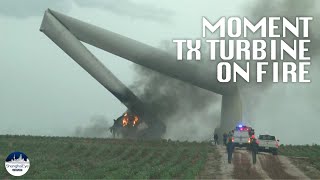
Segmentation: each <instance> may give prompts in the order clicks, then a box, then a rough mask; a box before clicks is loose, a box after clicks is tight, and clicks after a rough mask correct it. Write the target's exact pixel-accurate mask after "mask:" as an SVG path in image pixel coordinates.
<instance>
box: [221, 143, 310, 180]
mask: <svg viewBox="0 0 320 180" xmlns="http://www.w3.org/2000/svg"><path fill="white" fill-rule="evenodd" d="M218 149H219V152H220V154H221V158H222V159H221V177H219V178H221V179H231V178H233V179H309V178H308V177H307V176H306V175H305V174H304V173H303V172H301V171H300V170H299V169H298V168H296V167H295V166H294V165H293V164H292V163H291V162H290V161H289V160H288V158H286V157H284V156H280V155H278V156H273V155H271V154H267V153H259V154H258V157H257V163H256V164H255V165H253V164H252V155H251V152H250V151H248V150H246V149H238V148H236V149H235V152H234V154H233V161H232V164H228V162H227V152H226V149H225V147H223V146H219V147H218Z"/></svg>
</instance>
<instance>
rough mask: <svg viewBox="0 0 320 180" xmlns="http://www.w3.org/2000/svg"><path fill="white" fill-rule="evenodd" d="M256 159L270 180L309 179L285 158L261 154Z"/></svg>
mask: <svg viewBox="0 0 320 180" xmlns="http://www.w3.org/2000/svg"><path fill="white" fill-rule="evenodd" d="M258 158H259V161H260V164H261V167H262V169H263V170H264V171H265V172H266V173H267V174H268V176H269V177H270V178H271V179H309V178H308V177H307V176H305V175H304V173H302V172H301V171H300V170H298V169H297V168H296V167H295V166H294V165H293V164H291V162H290V161H289V160H288V159H287V158H286V157H283V156H273V155H270V154H264V153H261V154H259V155H258Z"/></svg>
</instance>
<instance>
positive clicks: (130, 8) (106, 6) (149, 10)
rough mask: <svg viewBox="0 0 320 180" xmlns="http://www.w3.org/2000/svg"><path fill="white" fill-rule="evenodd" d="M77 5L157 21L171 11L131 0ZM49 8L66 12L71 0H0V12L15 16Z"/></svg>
mask: <svg viewBox="0 0 320 180" xmlns="http://www.w3.org/2000/svg"><path fill="white" fill-rule="evenodd" d="M73 2H74V3H75V4H76V5H78V6H79V7H84V8H99V9H102V10H105V11H109V12H112V13H114V14H117V15H120V16H128V17H132V18H138V19H145V20H152V21H157V22H169V21H170V19H171V17H172V16H173V12H172V11H170V10H167V9H163V8H159V7H156V6H155V5H152V4H142V3H136V2H133V1H132V0H121V1H118V0H108V1H103V0H91V1H86V0H74V1H73ZM47 8H51V9H54V10H58V11H59V12H68V11H70V9H71V8H72V1H68V0H59V1H52V0H41V1H38V0H28V1H19V0H2V1H0V14H2V15H5V16H13V17H17V18H28V17H32V16H42V15H43V12H44V11H45V10H46V9H47Z"/></svg>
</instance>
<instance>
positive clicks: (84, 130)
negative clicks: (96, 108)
mask: <svg viewBox="0 0 320 180" xmlns="http://www.w3.org/2000/svg"><path fill="white" fill-rule="evenodd" d="M110 122H113V121H110V120H108V119H107V118H106V117H104V116H94V117H92V119H90V121H89V123H88V124H87V125H85V126H79V127H77V128H76V130H75V132H74V134H73V135H74V136H76V137H92V138H94V137H96V138H106V137H111V133H110V132H109V128H110V127H111V126H112V124H110Z"/></svg>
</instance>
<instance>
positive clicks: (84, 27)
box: [40, 9, 242, 138]
mask: <svg viewBox="0 0 320 180" xmlns="http://www.w3.org/2000/svg"><path fill="white" fill-rule="evenodd" d="M40 31H41V32H43V33H44V34H45V35H47V36H48V37H49V38H50V39H51V40H52V41H53V42H54V43H55V44H56V45H57V46H59V47H60V48H61V49H62V50H63V51H64V52H65V53H66V54H68V55H69V56H70V57H71V58H72V59H73V60H74V61H75V62H76V63H78V64H79V65H80V66H81V67H82V68H83V69H85V70H86V71H87V72H88V73H89V74H90V75H91V76H92V77H94V78H95V79H96V80H97V81H98V82H99V83H100V84H101V85H103V86H104V87H105V88H106V89H107V90H108V91H110V92H111V93H112V94H113V95H114V96H115V97H117V99H118V100H119V101H121V102H122V103H123V104H124V105H125V106H126V107H127V108H128V110H127V111H126V112H125V113H124V114H123V115H122V116H120V117H119V118H118V119H116V120H114V125H113V126H112V127H111V128H110V131H111V132H112V133H113V135H114V136H115V135H120V134H121V135H122V136H123V137H127V138H136V137H138V138H140V137H142V138H161V136H162V135H163V134H164V133H165V130H166V128H165V125H164V123H163V121H162V120H161V118H159V117H155V116H152V115H153V114H154V112H153V111H152V108H151V107H149V106H148V105H146V104H145V103H143V102H142V101H141V100H140V99H139V98H138V97H137V96H136V95H135V94H134V93H133V92H132V91H131V90H130V89H129V88H128V87H126V86H125V85H124V84H123V83H122V82H121V81H120V80H119V79H118V78H117V77H116V76H115V75H114V74H113V73H112V72H111V71H110V70H109V69H108V68H107V67H105V66H104V65H103V64H102V63H101V62H100V61H99V60H98V59H97V58H96V57H95V56H94V55H93V54H92V53H91V52H90V51H89V50H88V49H87V48H86V47H85V46H84V45H83V44H82V43H81V42H80V41H82V42H85V43H87V44H90V45H92V46H95V47H97V48H100V49H103V50H105V51H107V52H109V53H112V54H114V55H117V56H119V57H122V58H124V59H127V60H129V61H132V62H134V63H136V64H139V65H142V66H145V67H147V68H149V69H152V70H154V71H157V72H160V73H162V74H164V75H167V76H170V77H173V78H176V79H178V80H181V81H184V82H186V83H190V84H192V85H195V86H197V87H200V88H203V89H206V90H209V91H211V92H214V93H218V94H220V95H222V108H221V123H220V127H219V128H217V129H216V130H215V131H216V132H217V133H220V134H222V133H221V132H224V131H227V130H229V129H231V128H232V127H233V126H234V124H236V122H237V121H238V120H240V119H241V117H242V109H241V108H242V107H241V100H240V95H239V91H238V88H237V86H236V84H232V83H228V84H221V83H219V82H218V81H217V79H216V78H215V76H216V72H215V70H214V69H213V68H208V67H207V66H206V65H205V64H199V63H197V64H194V63H191V62H190V61H177V60H176V57H175V56H173V55H171V54H169V53H167V52H165V51H162V50H160V49H157V48H154V47H151V46H149V45H146V44H143V43H141V42H138V41H135V40H132V39H130V38H127V37H124V36H122V35H119V34H116V33H114V32H111V31H108V30H105V29H102V28H99V27H97V26H94V25H91V24H88V23H85V22H82V21H80V20H77V19H74V18H71V17H69V16H66V15H63V14H61V13H58V12H55V11H52V10H50V9H48V10H46V12H45V14H44V17H43V21H42V24H41V27H40Z"/></svg>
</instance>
